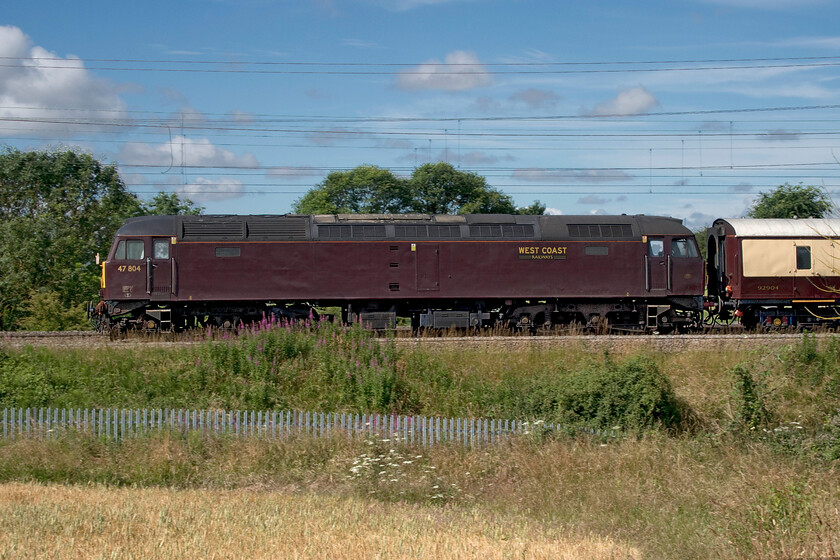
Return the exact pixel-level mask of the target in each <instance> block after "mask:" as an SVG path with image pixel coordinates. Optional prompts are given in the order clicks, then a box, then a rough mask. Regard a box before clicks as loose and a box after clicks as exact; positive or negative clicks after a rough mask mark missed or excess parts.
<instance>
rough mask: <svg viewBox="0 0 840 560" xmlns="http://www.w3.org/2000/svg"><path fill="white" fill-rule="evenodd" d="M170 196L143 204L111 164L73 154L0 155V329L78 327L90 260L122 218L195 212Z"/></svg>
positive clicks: (93, 269)
mask: <svg viewBox="0 0 840 560" xmlns="http://www.w3.org/2000/svg"><path fill="white" fill-rule="evenodd" d="M200 210H201V208H197V207H195V206H194V205H193V203H192V202H191V201H189V200H187V199H183V200H181V199H180V198H178V195H177V194H171V195H170V194H166V193H160V194H158V195H157V196H156V197H155V198H154V199H153V200H152V201H151V203H149V204H147V205H144V204H143V203H142V202H141V201H140V200H139V199H138V198H137V196H135V195H134V194H133V193H132V192H130V191H129V190H128V189H127V188H126V186H125V184H124V183H123V181H122V179H120V176H119V174H118V173H117V169H116V167H115V166H113V165H103V164H102V163H100V162H99V161H97V160H96V159H95V158H93V157H92V156H91V155H89V154H85V153H80V152H75V151H72V150H55V151H34V152H21V151H18V150H15V149H12V148H6V149H5V150H3V151H0V329H2V330H8V329H12V328H15V327H16V326H20V327H23V328H30V329H32V328H38V327H39V326H41V327H43V326H47V327H50V326H55V325H51V324H47V323H48V322H47V321H46V320H45V317H47V316H48V315H49V310H48V308H49V307H50V306H52V307H53V308H54V310H53V313H54V315H55V322H56V324H57V325H58V327H60V328H69V327H77V326H78V323H79V321H78V318H79V317H80V316H83V315H80V313H81V311H80V310H81V309H82V307H80V304H83V303H84V302H85V301H87V300H89V299H92V298H94V297H95V296H96V293H97V290H98V288H99V277H100V270H99V267H98V266H97V265H96V263H95V256H96V254H97V253H100V254H103V255H104V254H107V252H108V250H109V248H110V246H111V242H112V240H113V237H114V233H115V232H116V230H117V229H118V228H119V227H120V226H121V225H122V224H123V222H124V221H125V219H126V218H129V217H132V216H138V215H142V214H149V213H171V212H177V213H195V212H198V211H200Z"/></svg>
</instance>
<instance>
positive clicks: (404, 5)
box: [372, 0, 469, 12]
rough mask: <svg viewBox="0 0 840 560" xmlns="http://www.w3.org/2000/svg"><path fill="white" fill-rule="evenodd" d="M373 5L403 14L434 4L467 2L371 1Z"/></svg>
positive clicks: (453, 0)
mask: <svg viewBox="0 0 840 560" xmlns="http://www.w3.org/2000/svg"><path fill="white" fill-rule="evenodd" d="M372 1H373V3H374V4H379V5H381V6H382V7H383V8H386V9H388V10H391V11H393V12H405V11H408V10H413V9H415V8H422V7H424V6H433V5H435V4H451V3H453V2H464V1H469V0H372Z"/></svg>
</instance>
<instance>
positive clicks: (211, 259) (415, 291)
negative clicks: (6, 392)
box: [95, 215, 704, 332]
mask: <svg viewBox="0 0 840 560" xmlns="http://www.w3.org/2000/svg"><path fill="white" fill-rule="evenodd" d="M703 291H704V262H703V260H702V258H701V257H700V254H699V252H698V250H697V245H696V243H695V239H694V235H693V234H692V232H691V231H690V230H689V229H687V228H686V227H684V226H683V225H682V224H681V222H680V221H679V220H676V219H673V218H665V217H656V216H642V215H639V216H626V215H621V216H515V215H467V216H442V215H436V216H430V215H338V216H333V215H327V216H300V215H277V216H212V215H208V216H147V217H140V218H133V219H130V220H128V221H127V222H126V223H125V225H124V226H123V227H122V228H120V230H119V231H118V232H117V235H116V239H115V240H114V243H113V246H112V247H111V250H110V253H109V254H108V257H107V260H106V261H105V262H104V264H103V265H102V289H101V291H100V295H101V299H102V301H101V302H100V303H99V305H97V307H96V312H95V313H96V315H95V317H96V319H97V321H98V322H99V325H100V328H101V329H103V330H105V329H115V328H116V329H127V328H142V329H150V330H177V329H182V328H188V327H193V326H202V325H207V324H212V325H216V326H220V327H231V326H234V325H238V324H240V322H244V323H248V322H249V321H254V320H260V319H261V318H263V317H264V316H272V315H273V316H275V317H278V318H289V319H297V318H302V317H309V316H315V315H316V311H315V309H316V308H324V307H340V308H341V310H342V319H343V320H344V321H346V322H348V323H354V322H359V323H362V324H365V325H369V326H371V327H373V328H389V327H393V326H394V325H395V324H396V320H397V317H410V318H411V324H412V326H414V327H416V328H448V327H459V328H461V327H463V328H469V327H475V328H478V327H487V326H492V325H496V324H500V325H504V326H509V327H513V328H522V329H538V328H550V327H553V326H555V325H564V324H569V323H573V322H577V323H580V324H583V325H589V326H591V327H596V326H601V325H603V324H608V325H609V326H610V327H611V328H614V329H625V330H631V331H659V332H665V331H671V330H675V329H680V330H683V329H688V328H691V327H694V326H696V325H697V324H698V323H699V321H700V314H701V312H702V309H703Z"/></svg>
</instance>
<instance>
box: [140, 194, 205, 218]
mask: <svg viewBox="0 0 840 560" xmlns="http://www.w3.org/2000/svg"><path fill="white" fill-rule="evenodd" d="M202 212H204V207H202V206H196V205H195V203H193V201H192V200H190V199H189V198H183V199H182V198H180V197H179V196H178V193H174V192H173V193H165V192H159V193H157V194H156V195H155V197H154V198H153V199H152V200H151V201H150V202H148V203H146V204H144V205H143V213H144V214H148V215H149V216H178V215H194V216H196V215H198V214H201V213H202Z"/></svg>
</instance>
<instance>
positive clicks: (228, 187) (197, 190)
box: [176, 177, 244, 202]
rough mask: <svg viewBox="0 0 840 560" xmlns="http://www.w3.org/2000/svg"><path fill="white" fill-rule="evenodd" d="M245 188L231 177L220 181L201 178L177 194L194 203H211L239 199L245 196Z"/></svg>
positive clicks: (179, 189) (180, 189)
mask: <svg viewBox="0 0 840 560" xmlns="http://www.w3.org/2000/svg"><path fill="white" fill-rule="evenodd" d="M243 187H244V184H243V183H242V181H238V180H237V179H231V178H230V177H221V178H219V179H205V178H204V177H199V178H198V179H196V180H195V181H194V182H192V183H190V184H189V185H184V186H183V187H180V188H178V189H176V192H177V193H178V194H179V195H181V196H184V197H186V198H189V199H190V200H192V201H193V202H209V201H219V200H228V199H231V198H239V197H240V196H243V194H244V193H243V192H242V191H243Z"/></svg>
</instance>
